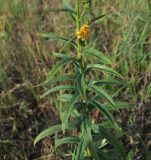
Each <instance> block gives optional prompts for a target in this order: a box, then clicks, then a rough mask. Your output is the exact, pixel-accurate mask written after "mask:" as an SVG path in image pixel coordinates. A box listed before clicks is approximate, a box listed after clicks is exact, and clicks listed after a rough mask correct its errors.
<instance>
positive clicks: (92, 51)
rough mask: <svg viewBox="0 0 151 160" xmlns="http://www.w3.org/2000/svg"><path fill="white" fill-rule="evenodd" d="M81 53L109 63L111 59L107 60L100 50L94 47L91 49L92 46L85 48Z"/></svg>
mask: <svg viewBox="0 0 151 160" xmlns="http://www.w3.org/2000/svg"><path fill="white" fill-rule="evenodd" d="M82 53H83V54H85V55H89V56H93V57H96V58H98V59H99V60H100V61H101V62H104V63H109V64H111V61H110V60H109V58H107V56H105V55H104V54H103V53H102V52H100V51H98V50H96V49H93V48H90V49H85V50H84V51H83V52H82Z"/></svg>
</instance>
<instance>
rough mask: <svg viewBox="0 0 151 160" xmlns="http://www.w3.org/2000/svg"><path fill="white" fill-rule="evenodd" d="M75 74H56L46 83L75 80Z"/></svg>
mask: <svg viewBox="0 0 151 160" xmlns="http://www.w3.org/2000/svg"><path fill="white" fill-rule="evenodd" d="M75 78H76V77H75V75H74V74H66V75H62V76H58V77H56V78H54V79H51V80H49V81H48V82H47V83H56V82H60V81H69V80H73V81H74V80H75Z"/></svg>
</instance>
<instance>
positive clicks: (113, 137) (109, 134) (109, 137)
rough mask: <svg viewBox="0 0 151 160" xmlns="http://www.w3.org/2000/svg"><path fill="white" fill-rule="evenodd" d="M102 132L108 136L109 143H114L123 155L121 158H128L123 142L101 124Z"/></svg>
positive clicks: (118, 151)
mask: <svg viewBox="0 0 151 160" xmlns="http://www.w3.org/2000/svg"><path fill="white" fill-rule="evenodd" d="M99 131H100V134H101V135H102V136H103V137H104V138H106V139H107V140H108V141H109V143H111V144H112V145H113V147H114V148H115V149H116V150H117V153H119V155H120V156H121V158H123V159H125V158H126V153H125V150H124V147H123V145H122V143H121V142H120V141H119V140H118V139H117V138H116V136H115V135H112V134H111V133H110V132H108V131H107V130H106V129H105V128H104V127H102V126H100V127H99Z"/></svg>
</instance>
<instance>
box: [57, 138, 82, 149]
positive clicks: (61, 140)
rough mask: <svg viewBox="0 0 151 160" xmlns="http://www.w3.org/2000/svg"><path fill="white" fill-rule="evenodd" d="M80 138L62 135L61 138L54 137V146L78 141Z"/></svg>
mask: <svg viewBox="0 0 151 160" xmlns="http://www.w3.org/2000/svg"><path fill="white" fill-rule="evenodd" d="M79 142H80V139H79V138H77V137H64V138H62V139H56V141H55V148H57V147H58V146H60V145H62V144H65V143H79Z"/></svg>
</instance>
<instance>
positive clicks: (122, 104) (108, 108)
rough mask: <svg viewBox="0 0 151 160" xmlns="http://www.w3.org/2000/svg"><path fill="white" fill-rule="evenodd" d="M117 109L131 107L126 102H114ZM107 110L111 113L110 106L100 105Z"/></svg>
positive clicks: (111, 108)
mask: <svg viewBox="0 0 151 160" xmlns="http://www.w3.org/2000/svg"><path fill="white" fill-rule="evenodd" d="M114 103H115V105H116V106H117V108H118V109H125V108H129V109H130V108H132V105H131V104H130V103H127V102H114ZM102 106H103V107H105V108H106V109H107V110H109V111H111V110H114V108H113V107H112V105H111V104H102Z"/></svg>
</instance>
